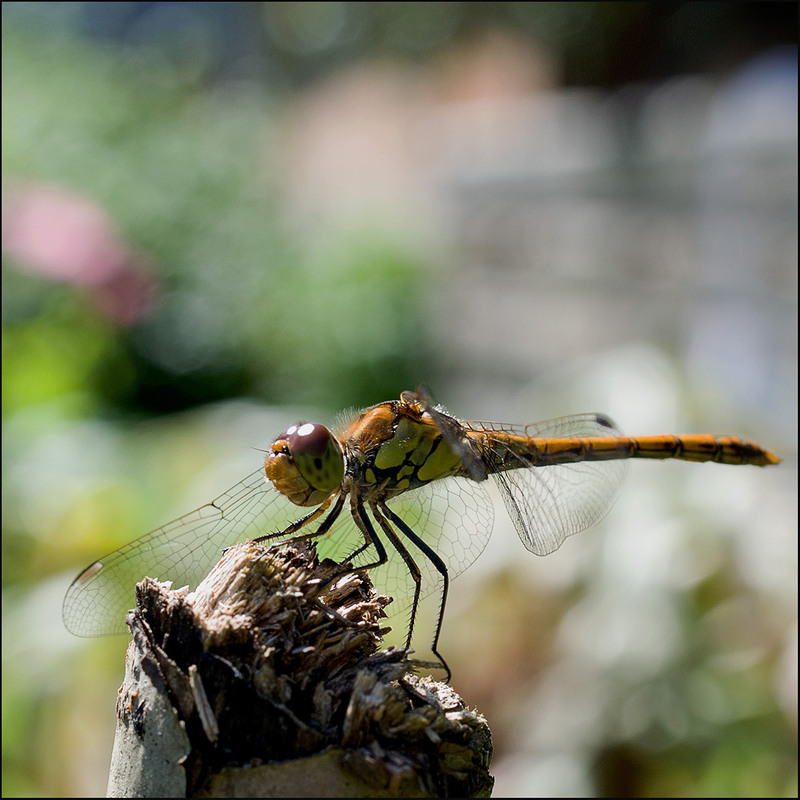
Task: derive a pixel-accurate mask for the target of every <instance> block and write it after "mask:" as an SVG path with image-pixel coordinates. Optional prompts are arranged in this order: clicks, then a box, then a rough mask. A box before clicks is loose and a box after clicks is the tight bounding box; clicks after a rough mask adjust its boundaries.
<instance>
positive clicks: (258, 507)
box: [62, 469, 303, 636]
mask: <svg viewBox="0 0 800 800" xmlns="http://www.w3.org/2000/svg"><path fill="white" fill-rule="evenodd" d="M302 514H303V509H300V508H298V506H296V505H294V504H293V503H292V502H291V501H290V500H289V499H288V498H286V497H285V496H284V495H282V494H281V493H280V492H278V491H277V490H276V489H275V488H274V487H273V486H272V484H271V483H269V482H267V480H266V477H265V475H264V471H263V470H261V469H259V470H256V471H255V472H254V473H253V474H252V475H249V476H248V477H247V478H245V479H244V480H243V481H241V482H240V483H238V484H236V485H235V486H233V487H232V488H231V489H229V490H228V491H227V492H225V493H224V494H222V495H220V496H219V497H218V498H217V499H216V500H214V501H213V502H211V503H208V504H207V505H204V506H201V507H200V508H198V509H196V510H195V511H192V512H191V513H189V514H186V515H185V516H182V517H179V518H178V519H176V520H174V521H173V522H170V523H168V524H166V525H164V526H163V527H161V528H157V529H156V530H154V531H151V532H150V533H148V534H145V535H144V536H142V537H141V538H139V539H136V540H134V541H133V542H130V543H129V544H126V545H125V546H123V547H121V548H119V550H115V551H114V552H113V553H110V554H109V555H107V556H106V557H105V558H102V559H100V560H99V561H96V562H95V563H94V564H92V565H90V566H89V567H87V568H86V569H85V570H84V571H83V572H82V573H81V574H80V575H79V576H78V577H77V578H76V579H75V580H74V581H73V582H72V585H71V586H70V587H69V589H68V590H67V594H66V596H65V598H64V603H63V607H62V613H63V618H64V624H65V625H66V627H67V629H68V630H69V631H70V632H71V633H73V634H75V635H76V636H105V635H109V634H116V633H125V632H126V627H125V615H126V613H127V611H128V609H130V608H132V607H133V606H134V603H135V586H136V583H137V582H138V581H140V580H142V578H144V577H145V576H149V577H151V578H156V579H158V580H171V581H172V582H173V586H175V587H176V588H177V587H180V586H184V585H187V584H188V585H189V587H190V588H192V589H194V588H195V587H196V586H197V584H198V583H200V581H201V580H203V578H205V576H206V575H207V574H208V572H209V571H210V570H211V568H212V567H213V566H214V564H216V563H217V561H219V559H220V557H221V556H222V550H223V549H224V548H225V547H229V546H230V545H232V544H236V543H237V542H243V541H246V540H247V539H253V538H256V537H258V536H264V535H266V534H269V533H274V532H277V531H281V530H283V529H284V528H286V527H287V526H288V525H289V523H291V522H293V521H294V520H296V519H297V518H299V517H300V516H302ZM284 538H285V537H284ZM276 541H280V539H276Z"/></svg>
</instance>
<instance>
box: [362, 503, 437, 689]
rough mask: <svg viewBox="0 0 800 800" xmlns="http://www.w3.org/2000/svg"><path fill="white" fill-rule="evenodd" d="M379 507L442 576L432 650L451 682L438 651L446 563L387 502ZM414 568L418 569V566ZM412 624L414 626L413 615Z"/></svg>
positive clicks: (379, 504)
mask: <svg viewBox="0 0 800 800" xmlns="http://www.w3.org/2000/svg"><path fill="white" fill-rule="evenodd" d="M377 505H378V507H379V508H380V510H381V511H382V512H383V513H384V514H385V515H386V516H387V517H388V518H389V519H390V520H391V521H392V522H393V523H394V524H395V525H396V526H397V527H398V528H399V529H400V530H401V531H402V532H403V534H404V535H405V536H406V537H407V538H408V539H409V540H410V541H411V542H413V543H414V545H416V547H418V548H419V549H420V551H421V552H422V553H423V555H425V556H426V557H427V559H428V560H429V561H430V562H431V564H433V566H434V567H435V568H436V571H437V572H438V573H439V574H440V575H441V576H442V602H441V604H440V606H439V618H438V620H437V622H436V631H435V633H434V636H433V646H432V647H431V650H432V651H433V654H434V655H435V656H436V658H438V659H439V661H441V662H442V667H444V670H445V672H446V673H447V681H448V682H449V681H450V677H451V675H452V673H451V672H450V667H449V666H447V662H446V661H445V660H444V658H442V654H441V653H440V652H439V650H438V649H437V648H438V646H439V634H440V633H441V632H442V623H443V622H444V609H445V605H446V604H447V592H448V589H449V588H450V576H449V574H448V572H447V566H446V565H445V563H444V561H442V559H441V558H440V557H439V555H438V554H437V553H436V552H435V551H434V550H433V549H432V548H431V547H429V546H428V545H427V544H425V542H423V541H422V539H420V537H419V536H417V534H416V533H414V531H412V530H411V528H409V527H408V525H406V523H405V522H403V520H402V519H400V517H398V516H397V514H395V513H394V511H392V510H391V509H390V508H389V507H388V506H387V505H386V501H385V500H378V501H377ZM376 517H377V518H378V520H380V516H379V515H378V514H377V513H376ZM387 535H388V534H387ZM398 549H400V548H398ZM402 550H403V551H405V548H404V547H403V548H402ZM401 555H402V553H401ZM409 558H410V556H409ZM414 566H415V567H416V564H415V565H414ZM418 592H419V587H417V593H418ZM415 598H416V594H415ZM414 611H416V607H415V608H414ZM411 624H412V625H413V624H414V619H413V615H412V620H411Z"/></svg>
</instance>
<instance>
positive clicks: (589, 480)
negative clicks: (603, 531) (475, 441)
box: [464, 414, 627, 556]
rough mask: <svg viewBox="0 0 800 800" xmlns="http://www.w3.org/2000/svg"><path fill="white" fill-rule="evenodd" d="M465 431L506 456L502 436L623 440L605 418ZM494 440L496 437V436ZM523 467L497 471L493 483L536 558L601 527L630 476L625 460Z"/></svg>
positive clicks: (473, 426)
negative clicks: (484, 437) (479, 434)
mask: <svg viewBox="0 0 800 800" xmlns="http://www.w3.org/2000/svg"><path fill="white" fill-rule="evenodd" d="M464 427H466V428H468V429H470V430H475V431H480V432H483V433H485V434H488V435H489V438H490V440H491V442H492V447H494V448H497V449H498V450H505V451H506V452H508V447H507V445H506V444H505V443H504V441H503V434H504V433H510V434H515V435H517V436H527V437H530V438H534V439H543V438H548V437H551V438H571V437H582V438H583V437H591V436H603V437H605V436H621V435H622V434H621V433H620V432H619V431H618V430H616V428H615V427H614V426H613V424H612V423H611V422H610V420H608V419H607V418H606V417H604V416H601V415H598V414H579V415H576V416H571V417H561V418H559V419H553V420H547V421H545V422H537V423H533V424H532V425H526V426H524V427H522V426H513V425H498V424H496V423H491V422H470V423H464ZM493 433H494V434H496V435H494V436H493V435H492V434H493ZM519 462H520V468H519V469H511V470H508V471H506V472H499V473H495V474H493V475H492V478H493V479H494V480H495V482H496V483H497V484H498V486H499V487H500V491H501V494H502V495H503V500H504V501H505V504H506V508H507V510H508V513H509V516H510V517H511V520H512V521H513V523H514V527H515V528H516V530H517V533H518V534H519V538H520V539H521V540H522V543H523V544H524V545H525V547H527V548H528V550H530V551H531V552H533V553H536V555H540V556H545V555H547V554H548V553H552V552H553V551H554V550H557V549H558V548H559V547H561V545H562V544H563V543H564V540H565V539H566V538H567V537H568V536H572V535H573V534H574V533H578V532H579V531H582V530H585V529H586V528H589V527H591V526H592V525H594V524H596V523H597V522H599V521H600V520H601V519H602V518H603V517H604V516H605V515H606V514H607V513H608V511H609V509H610V508H611V506H612V505H613V504H614V501H615V500H616V497H617V493H618V491H619V488H620V486H621V484H622V480H623V478H624V477H625V473H626V471H627V462H626V461H624V460H612V461H578V462H574V463H571V464H558V465H551V466H542V467H534V466H530V464H528V463H526V462H525V460H524V458H522V457H520V459H519Z"/></svg>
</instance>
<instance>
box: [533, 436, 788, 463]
mask: <svg viewBox="0 0 800 800" xmlns="http://www.w3.org/2000/svg"><path fill="white" fill-rule="evenodd" d="M535 450H536V455H535V457H534V458H531V462H532V463H534V464H535V465H536V466H547V465H551V464H571V463H574V462H576V461H611V460H615V459H620V458H659V459H666V458H677V459H680V460H682V461H714V462H717V463H718V464H753V465H755V466H759V467H765V466H767V465H769V464H778V463H779V462H780V459H779V458H778V457H777V456H775V455H774V454H773V453H770V452H769V451H768V450H764V449H763V448H762V447H760V446H759V445H757V444H756V443H755V442H748V441H745V440H744V439H740V438H739V437H737V436H713V435H711V434H691V435H687V436H669V435H668V436H637V437H633V436H603V437H587V438H569V439H541V440H537V441H536V444H535Z"/></svg>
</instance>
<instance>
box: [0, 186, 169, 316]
mask: <svg viewBox="0 0 800 800" xmlns="http://www.w3.org/2000/svg"><path fill="white" fill-rule="evenodd" d="M3 253H4V254H5V255H7V256H9V257H10V258H11V259H13V261H14V262H15V265H16V266H17V267H18V268H19V269H20V270H21V271H25V272H29V273H34V274H38V275H42V276H44V277H46V278H49V279H51V280H56V281H62V282H64V283H67V284H70V285H72V286H74V287H79V288H82V289H83V290H85V292H86V293H87V295H88V296H89V298H90V299H91V301H92V303H93V305H94V306H95V308H96V309H97V310H98V311H99V312H100V313H101V314H103V316H106V317H108V318H109V319H111V320H113V321H114V322H116V323H118V324H122V325H129V324H131V323H133V322H135V321H136V320H138V319H140V318H141V317H142V316H143V315H144V314H145V313H146V312H147V309H148V307H149V305H150V301H151V298H152V294H153V292H154V289H155V284H154V280H153V277H152V275H151V273H150V271H149V270H148V269H147V266H146V265H147V259H146V258H145V257H144V256H143V255H142V254H140V253H137V252H135V251H134V250H132V249H131V248H130V247H128V245H127V244H125V243H124V242H123V241H122V240H121V238H120V237H119V235H118V234H117V232H116V231H115V229H114V226H113V224H112V222H111V220H110V218H109V216H108V214H106V212H105V211H104V210H103V209H102V208H101V207H100V206H98V205H97V204H96V203H94V202H93V201H92V200H89V199H88V198H86V197H83V196H82V195H79V194H76V193H74V192H71V191H69V190H67V189H63V188H61V187H58V186H49V185H46V184H33V183H31V184H22V185H18V186H15V187H13V188H12V189H9V190H8V191H7V192H6V193H5V197H4V200H3Z"/></svg>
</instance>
